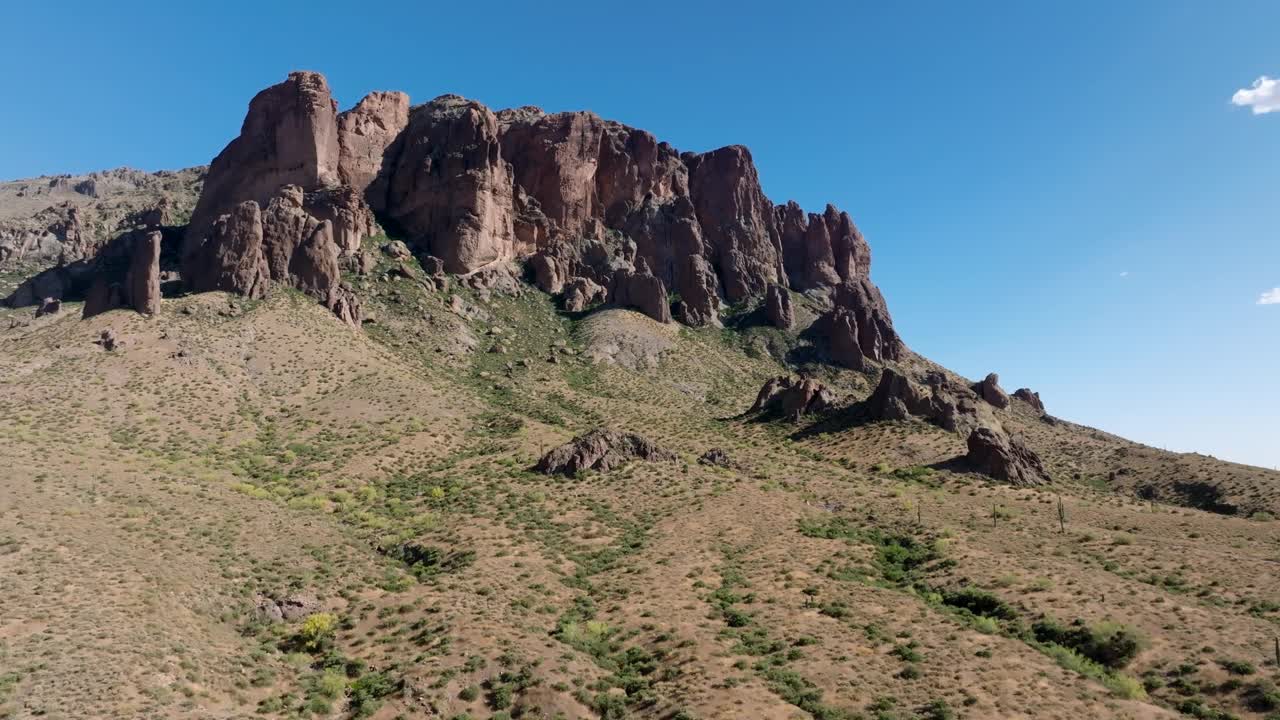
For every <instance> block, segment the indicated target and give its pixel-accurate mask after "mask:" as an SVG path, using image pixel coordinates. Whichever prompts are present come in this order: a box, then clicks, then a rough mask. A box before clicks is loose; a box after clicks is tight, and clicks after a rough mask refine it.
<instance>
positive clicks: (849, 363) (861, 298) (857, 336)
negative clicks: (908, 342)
mask: <svg viewBox="0 0 1280 720" xmlns="http://www.w3.org/2000/svg"><path fill="white" fill-rule="evenodd" d="M819 327H822V328H824V329H825V330H826V333H827V338H828V350H829V352H830V355H831V360H832V361H833V362H835V363H836V364H837V365H842V366H844V367H847V368H851V369H854V370H863V369H865V368H866V367H867V363H868V362H869V361H870V362H876V363H881V362H884V361H886V360H898V359H900V358H901V357H902V353H903V351H904V349H905V346H904V345H903V343H902V340H901V339H900V338H899V337H898V333H897V331H895V330H894V329H893V320H892V319H890V317H889V310H888V308H887V307H886V305H885V302H884V297H883V296H882V295H881V294H880V289H879V288H877V287H876V286H875V285H873V284H872V283H871V281H870V280H869V279H868V278H866V277H856V278H853V279H851V280H848V281H845V282H844V283H843V284H841V285H840V286H838V287H837V288H836V294H835V299H834V307H832V309H831V310H830V311H829V312H827V313H826V314H825V315H824V316H823V317H822V318H821V319H820V320H819Z"/></svg>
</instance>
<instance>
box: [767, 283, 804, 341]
mask: <svg viewBox="0 0 1280 720" xmlns="http://www.w3.org/2000/svg"><path fill="white" fill-rule="evenodd" d="M764 314H765V317H767V318H769V323H770V324H771V325H773V326H774V327H776V328H781V329H783V330H790V329H791V327H792V326H793V325H795V324H796V314H795V310H794V309H793V308H792V307H791V295H790V294H789V293H788V292H787V291H786V290H785V289H784V288H783V287H782V286H781V285H777V284H773V285H770V286H769V289H768V290H767V291H766V292H765V296H764Z"/></svg>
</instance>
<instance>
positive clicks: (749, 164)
mask: <svg viewBox="0 0 1280 720" xmlns="http://www.w3.org/2000/svg"><path fill="white" fill-rule="evenodd" d="M87 190H91V188H89V189H87ZM379 218H380V219H382V220H383V221H384V222H386V223H388V224H393V225H394V226H395V228H396V229H397V230H398V231H400V232H402V233H403V234H404V235H405V237H406V239H407V240H408V241H409V245H410V246H411V248H412V250H413V253H414V255H416V256H417V258H418V260H419V262H420V263H421V264H422V265H423V266H424V267H438V268H440V269H441V270H443V271H444V272H447V273H453V274H457V275H470V274H473V273H476V272H477V271H481V270H486V269H490V268H493V267H494V266H496V265H500V264H502V263H504V262H505V261H511V260H523V261H526V262H527V263H528V264H529V266H530V267H531V268H532V270H533V277H534V279H535V282H536V284H537V285H538V286H539V287H540V288H541V289H543V290H544V291H546V292H549V293H552V294H554V295H558V296H561V297H562V302H563V304H564V306H565V307H566V309H569V310H571V311H572V310H581V309H583V308H585V307H586V306H588V305H590V304H593V303H595V302H600V301H604V302H609V303H612V304H614V305H618V306H623V307H630V308H634V309H637V310H639V311H640V312H642V313H644V314H646V315H648V316H650V317H652V318H653V319H655V320H657V321H659V322H669V321H671V320H672V319H675V320H679V321H680V322H683V323H686V324H689V325H695V326H697V325H708V324H718V323H719V317H720V308H721V305H722V303H724V302H728V303H740V302H742V301H745V300H748V299H765V301H766V310H767V313H766V314H767V317H768V318H769V320H770V321H771V322H772V323H774V324H776V325H777V326H779V327H782V328H790V327H792V326H793V325H794V324H795V315H794V311H793V310H792V307H791V298H790V295H789V294H788V289H790V290H796V291H815V293H814V294H815V296H817V297H819V298H825V302H826V303H827V306H828V308H829V310H828V311H827V312H826V314H825V315H824V316H823V317H821V318H820V319H819V323H820V325H819V329H820V331H822V332H825V333H826V334H827V335H828V336H829V337H830V345H831V355H832V359H833V360H834V361H835V362H837V363H839V364H841V365H844V366H846V367H851V368H859V369H861V368H863V367H864V366H865V363H866V362H868V361H871V362H876V363H879V362H883V361H890V360H894V359H897V358H898V357H899V356H900V355H901V354H902V353H903V351H904V347H903V345H902V342H901V340H900V339H899V338H898V336H897V333H896V332H895V331H894V329H893V324H892V321H891V319H890V317H889V313H888V310H887V308H886V307H885V303H884V299H883V297H881V295H880V292H879V290H878V289H877V288H876V287H875V286H874V285H873V284H872V283H871V282H870V279H869V273H870V269H871V253H870V250H869V248H868V247H867V243H866V241H865V240H864V239H863V237H862V235H861V234H860V233H859V232H858V229H857V228H856V227H855V226H854V224H853V221H852V220H851V219H850V218H849V215H848V214H847V213H844V212H841V211H840V210H838V209H836V208H835V207H832V206H828V207H827V208H826V209H825V211H824V212H822V213H806V212H804V211H803V210H801V208H800V207H799V206H798V205H797V204H795V203H794V202H792V203H787V204H785V205H775V204H773V203H772V202H771V201H770V200H769V199H768V198H767V197H766V196H765V194H764V192H763V190H761V187H760V181H759V178H758V176H757V173H756V168H755V164H754V162H753V161H752V158H751V153H750V152H749V151H748V150H747V149H746V148H744V147H742V146H738V145H732V146H728V147H724V148H720V149H718V150H712V151H710V152H706V153H690V152H685V153H681V152H679V151H677V150H676V149H675V148H673V147H672V146H671V145H669V144H667V143H664V142H660V141H658V140H657V139H656V138H655V137H654V136H653V135H651V134H649V133H647V132H645V131H643V130H638V129H635V128H631V127H627V126H625V125H622V124H620V123H617V122H611V121H607V120H604V119H602V118H600V117H598V116H596V115H595V114H593V113H590V112H565V113H553V114H548V113H544V112H543V111H541V110H539V109H538V108H533V107H523V108H517V109H512V110H502V111H498V112H495V111H493V110H490V109H489V108H487V107H485V106H484V105H482V104H480V103H478V102H475V101H472V100H467V99H465V98H462V97H458V96H456V95H445V96H441V97H438V98H436V99H434V100H432V101H430V102H428V103H425V104H423V105H418V106H414V107H411V106H410V104H409V98H408V97H407V96H406V95H405V94H403V93H398V92H376V93H373V94H370V95H369V96H367V97H365V98H364V99H363V100H361V101H360V102H359V103H357V104H356V105H355V107H353V108H351V109H350V110H347V111H344V112H339V110H338V106H337V104H336V103H335V102H334V100H333V97H332V95H331V93H330V91H329V86H328V83H327V82H326V81H325V79H324V77H323V76H321V75H319V74H318V73H313V72H295V73H292V74H290V75H289V77H288V79H286V80H285V81H284V82H282V83H280V84H278V85H274V86H272V87H269V88H267V89H265V90H263V91H262V92H260V93H258V94H257V95H256V96H255V97H254V98H253V99H252V101H251V102H250V103H249V109H248V113H247V114H246V116H245V119H244V123H243V125H242V127H241V130H240V134H239V136H238V137H236V138H235V139H234V140H232V141H231V143H230V144H228V145H227V146H226V148H224V149H223V151H222V152H221V153H219V155H218V156H217V157H216V158H214V160H213V162H212V163H211V165H210V166H209V168H208V171H207V174H206V175H205V177H204V182H203V189H202V191H201V193H200V195H199V199H198V201H197V202H196V204H195V207H194V209H193V210H192V212H191V218H190V223H189V225H187V227H186V231H185V233H184V234H183V237H182V239H181V241H180V244H181V248H180V252H178V253H177V254H179V255H180V263H179V264H180V267H181V279H182V280H183V282H184V283H185V285H186V286H187V287H188V288H190V289H192V290H195V291H197V292H199V291H208V290H224V291H229V292H234V293H240V294H243V295H248V296H254V297H256V296H261V295H262V294H264V293H265V292H267V290H268V288H269V287H270V286H271V285H272V284H284V285H289V286H292V287H295V288H298V289H300V290H302V291H304V292H306V293H308V294H310V295H312V296H313V297H315V298H316V299H317V300H319V301H320V302H322V303H324V304H325V305H326V306H327V307H329V308H330V309H332V310H333V311H334V312H335V313H336V314H338V315H339V316H340V317H342V318H343V319H345V320H347V321H348V322H350V323H352V324H353V325H358V324H359V323H360V308H359V303H358V301H357V299H356V297H355V296H354V294H353V293H352V292H351V291H350V289H349V288H347V287H346V286H344V285H343V284H342V281H341V268H342V266H343V265H344V264H346V265H348V266H352V265H354V266H356V267H358V266H359V264H360V260H359V259H358V258H359V255H360V253H361V247H360V245H361V242H362V241H363V239H364V238H366V237H368V236H370V235H372V234H374V233H377V232H379V226H378V220H377V219H379ZM143 229H153V228H151V227H150V226H147V227H144V228H143ZM73 234H74V233H73ZM119 244H121V245H129V246H130V247H128V248H124V249H122V250H117V251H115V254H116V255H128V253H129V252H130V251H131V246H132V244H133V243H132V242H126V241H123V240H122V241H121V242H120V243H119ZM95 251H97V252H98V254H99V255H100V254H102V252H105V251H106V249H105V248H101V247H96V246H95V248H86V249H85V252H83V253H81V252H79V251H77V254H78V255H84V256H86V257H87V256H88V255H90V254H92V252H95ZM348 258H351V260H350V261H348V260H347V259H348ZM81 259H83V258H81ZM65 264H66V263H60V265H65ZM82 265H83V266H84V267H80V268H70V271H68V270H67V269H58V270H56V271H54V272H51V273H47V274H45V275H44V276H43V277H41V278H37V279H35V280H36V281H35V282H30V283H28V284H27V285H26V287H25V288H24V289H23V290H22V291H21V292H20V293H15V294H14V295H13V296H11V297H10V298H9V303H10V304H33V303H36V302H38V301H39V300H41V299H42V298H43V297H46V296H48V297H54V298H59V299H60V298H61V297H63V296H64V295H76V294H83V293H85V292H87V290H88V287H89V286H90V285H92V284H94V283H95V282H96V281H97V279H96V278H95V277H93V275H95V274H101V273H102V272H106V270H104V268H103V266H101V265H100V264H96V263H82ZM76 270H80V272H75V271H76ZM121 272H122V271H120V270H119V269H118V268H117V269H116V270H114V271H113V273H114V274H112V276H111V277H110V278H108V280H107V281H106V282H107V284H108V285H113V284H114V285H123V284H125V283H126V282H127V279H126V278H124V277H123V276H122V274H121Z"/></svg>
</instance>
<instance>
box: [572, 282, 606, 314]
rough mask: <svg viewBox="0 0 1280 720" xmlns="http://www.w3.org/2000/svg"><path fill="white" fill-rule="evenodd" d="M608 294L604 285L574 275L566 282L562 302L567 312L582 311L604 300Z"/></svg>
mask: <svg viewBox="0 0 1280 720" xmlns="http://www.w3.org/2000/svg"><path fill="white" fill-rule="evenodd" d="M607 296H608V291H607V290H605V289H604V287H603V286H601V285H597V284H596V283H594V282H592V281H591V280H588V279H586V278H582V277H574V278H569V282H567V283H565V286H564V295H563V296H562V303H563V306H564V309H565V310H566V311H567V312H582V311H583V310H586V309H587V308H589V307H591V306H592V305H596V304H598V303H602V302H604V301H605V299H606V298H607Z"/></svg>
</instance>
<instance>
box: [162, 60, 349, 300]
mask: <svg viewBox="0 0 1280 720" xmlns="http://www.w3.org/2000/svg"><path fill="white" fill-rule="evenodd" d="M338 156H339V150H338V116H337V105H336V104H335V103H334V101H333V97H332V95H331V94H330V92H329V84H328V82H326V81H325V79H324V76H323V75H321V74H319V73H314V72H294V73H290V74H289V77H288V79H286V80H285V81H284V82H282V83H280V84H278V85H272V86H271V87H269V88H267V89H265V90H263V91H262V92H260V93H258V94H257V95H256V96H254V98H253V100H251V101H250V102H249V111H248V113H247V114H246V115H245V119H244V124H243V125H242V126H241V128H240V135H239V136H238V137H237V138H236V139H234V140H232V141H231V143H230V144H228V145H227V147H226V148H224V149H223V150H222V152H220V153H218V156H217V157H216V158H214V159H213V162H212V163H210V165H209V174H208V176H207V177H206V178H205V183H204V189H203V191H202V192H201V193H200V200H199V202H197V203H196V207H195V211H194V212H193V213H192V216H191V223H190V225H189V226H188V230H187V242H186V247H185V248H184V251H183V274H184V275H185V276H193V275H196V274H198V273H199V272H200V268H199V267H198V264H197V265H193V263H198V261H196V260H195V259H194V258H195V255H196V251H197V250H198V249H199V247H200V244H201V243H202V242H203V241H204V240H205V237H206V235H207V234H208V232H209V228H210V227H211V226H212V225H213V224H214V223H215V222H217V219H218V218H219V217H221V216H222V215H223V214H225V213H227V212H229V211H230V210H231V209H232V208H234V207H236V206H238V205H240V204H241V203H244V202H247V201H252V202H255V203H257V204H258V206H259V207H266V205H267V203H268V202H269V201H270V200H271V199H272V198H273V197H275V196H276V194H277V191H279V189H280V188H281V187H284V186H285V185H296V186H298V187H300V188H303V189H311V188H319V187H329V186H334V185H337V184H338V183H339V173H338Z"/></svg>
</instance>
